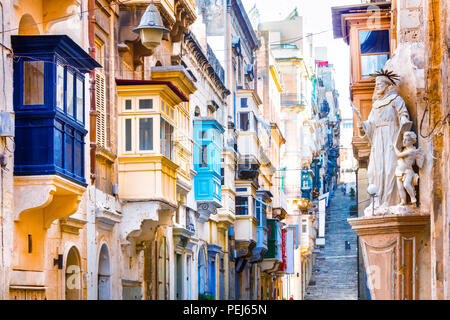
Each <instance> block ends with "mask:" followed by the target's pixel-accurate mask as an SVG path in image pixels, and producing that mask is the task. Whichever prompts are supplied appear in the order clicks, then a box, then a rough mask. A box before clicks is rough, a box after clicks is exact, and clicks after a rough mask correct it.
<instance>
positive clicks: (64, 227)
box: [59, 217, 87, 235]
mask: <svg viewBox="0 0 450 320" xmlns="http://www.w3.org/2000/svg"><path fill="white" fill-rule="evenodd" d="M86 223H87V221H86V220H83V219H78V218H75V217H67V218H62V219H60V220H59V225H60V228H61V231H62V232H65V233H70V234H75V235H78V234H80V229H83V227H84V226H85V225H86Z"/></svg>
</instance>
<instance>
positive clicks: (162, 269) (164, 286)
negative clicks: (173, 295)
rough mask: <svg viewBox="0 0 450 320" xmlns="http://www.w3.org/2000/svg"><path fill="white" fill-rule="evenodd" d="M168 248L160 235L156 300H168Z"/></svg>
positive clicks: (164, 239)
mask: <svg viewBox="0 0 450 320" xmlns="http://www.w3.org/2000/svg"><path fill="white" fill-rule="evenodd" d="M169 297H170V295H169V250H168V248H167V241H166V238H165V237H162V238H161V240H160V243H159V250H158V300H169Z"/></svg>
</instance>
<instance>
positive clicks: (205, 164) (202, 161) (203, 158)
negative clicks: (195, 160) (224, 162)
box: [199, 145, 208, 168]
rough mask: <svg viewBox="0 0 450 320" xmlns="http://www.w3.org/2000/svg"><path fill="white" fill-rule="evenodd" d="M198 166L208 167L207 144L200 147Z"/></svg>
mask: <svg viewBox="0 0 450 320" xmlns="http://www.w3.org/2000/svg"><path fill="white" fill-rule="evenodd" d="M199 159H200V168H206V167H208V146H207V145H203V146H202V147H201V149H200V157H199Z"/></svg>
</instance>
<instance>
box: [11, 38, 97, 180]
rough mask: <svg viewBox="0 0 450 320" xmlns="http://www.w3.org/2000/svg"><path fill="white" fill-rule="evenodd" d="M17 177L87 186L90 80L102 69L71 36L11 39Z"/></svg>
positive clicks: (15, 171)
mask: <svg viewBox="0 0 450 320" xmlns="http://www.w3.org/2000/svg"><path fill="white" fill-rule="evenodd" d="M11 43H12V47H13V50H14V55H15V57H16V58H15V59H14V111H15V126H16V132H15V135H16V136H15V142H16V150H15V153H14V157H15V159H14V175H16V176H36V175H59V176H62V177H63V178H67V179H69V180H71V181H73V182H76V183H78V184H81V185H86V180H85V175H84V172H85V167H84V166H85V162H84V144H85V142H84V138H85V136H86V134H87V130H86V129H85V113H86V112H85V102H86V101H85V91H86V88H85V77H84V75H85V74H86V73H88V72H90V71H91V70H93V69H94V68H96V67H101V66H100V65H99V64H98V63H97V62H96V61H95V60H94V59H93V58H91V56H90V55H88V54H87V53H86V52H85V51H84V50H83V49H82V48H81V47H80V46H79V45H77V44H76V43H75V42H74V41H73V40H72V39H70V38H69V37H68V36H66V35H43V36H41V35H39V36H11Z"/></svg>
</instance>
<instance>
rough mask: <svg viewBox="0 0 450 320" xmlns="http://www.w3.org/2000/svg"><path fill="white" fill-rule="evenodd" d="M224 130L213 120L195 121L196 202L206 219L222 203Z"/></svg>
mask: <svg viewBox="0 0 450 320" xmlns="http://www.w3.org/2000/svg"><path fill="white" fill-rule="evenodd" d="M224 132H225V130H224V128H223V127H222V126H221V125H220V124H219V123H218V122H217V121H216V120H211V119H200V120H194V140H195V145H194V170H195V171H197V175H196V176H195V179H194V184H195V200H196V201H197V202H198V203H199V206H198V207H199V211H205V217H204V218H205V219H206V218H207V217H208V216H209V214H210V213H212V212H214V210H215V209H216V208H219V207H220V203H221V201H222V188H221V180H222V176H221V172H220V169H221V163H220V162H221V155H222V147H223V146H222V140H223V139H222V136H223V133H224Z"/></svg>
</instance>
